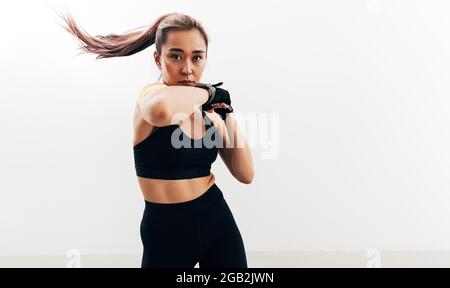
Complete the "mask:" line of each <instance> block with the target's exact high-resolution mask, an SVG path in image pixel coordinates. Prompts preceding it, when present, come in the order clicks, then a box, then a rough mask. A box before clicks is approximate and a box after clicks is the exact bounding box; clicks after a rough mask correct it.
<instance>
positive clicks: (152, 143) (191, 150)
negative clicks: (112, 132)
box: [133, 111, 219, 179]
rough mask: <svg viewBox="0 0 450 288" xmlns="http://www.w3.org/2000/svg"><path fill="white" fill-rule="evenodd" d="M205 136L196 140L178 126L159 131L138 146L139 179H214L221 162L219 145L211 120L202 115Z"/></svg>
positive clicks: (136, 159) (136, 166)
mask: <svg viewBox="0 0 450 288" xmlns="http://www.w3.org/2000/svg"><path fill="white" fill-rule="evenodd" d="M202 115H203V119H204V122H205V128H206V129H205V130H206V132H205V135H204V136H203V138H200V139H192V138H190V137H189V136H188V135H186V134H185V133H184V132H183V130H182V129H181V127H180V126H179V125H178V124H174V125H168V126H164V127H156V128H157V130H156V131H155V132H154V133H151V135H149V136H148V137H147V138H146V139H144V140H143V141H142V142H140V143H138V144H136V145H134V147H133V151H134V164H135V168H136V174H137V176H139V177H144V178H155V179H188V178H195V177H202V176H208V175H210V170H211V164H212V163H213V162H214V161H215V160H216V159H217V154H218V148H217V147H219V146H218V145H216V132H217V129H216V128H215V127H214V125H213V123H212V121H211V119H209V117H208V116H206V115H205V112H204V111H202Z"/></svg>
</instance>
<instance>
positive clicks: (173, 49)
mask: <svg viewBox="0 0 450 288" xmlns="http://www.w3.org/2000/svg"><path fill="white" fill-rule="evenodd" d="M169 51H172V52H182V53H184V50H183V49H181V48H170V49H169ZM192 52H193V53H206V52H205V51H203V50H194V51H192Z"/></svg>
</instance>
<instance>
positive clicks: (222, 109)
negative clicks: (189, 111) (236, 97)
mask: <svg viewBox="0 0 450 288" xmlns="http://www.w3.org/2000/svg"><path fill="white" fill-rule="evenodd" d="M233 110H234V109H233V107H231V105H228V104H226V103H214V104H211V108H210V109H209V110H208V111H214V112H216V113H217V114H219V115H220V118H222V120H224V121H225V119H226V117H227V113H232V112H233Z"/></svg>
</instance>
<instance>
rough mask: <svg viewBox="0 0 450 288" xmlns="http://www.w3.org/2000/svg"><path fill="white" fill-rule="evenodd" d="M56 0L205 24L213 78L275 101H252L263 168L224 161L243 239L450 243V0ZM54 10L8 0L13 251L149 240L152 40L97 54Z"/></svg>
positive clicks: (137, 20)
mask: <svg viewBox="0 0 450 288" xmlns="http://www.w3.org/2000/svg"><path fill="white" fill-rule="evenodd" d="M48 2H49V3H50V4H51V5H52V7H55V8H57V9H59V11H61V10H62V9H63V8H67V9H68V10H69V11H71V12H72V14H73V15H74V17H75V19H76V20H77V21H78V22H79V23H80V25H81V26H82V27H83V28H84V29H85V30H87V31H88V32H89V33H91V34H93V35H97V34H102V35H103V34H109V33H121V32H124V31H127V30H130V29H133V28H136V27H140V26H143V25H147V24H151V23H152V22H153V21H154V20H155V19H156V18H157V17H158V16H159V15H161V14H163V13H168V12H183V13H186V14H189V15H191V16H194V17H196V18H197V19H199V20H200V21H201V22H202V23H203V24H204V25H205V27H206V29H207V31H208V32H209V36H210V38H211V43H210V48H209V55H208V56H209V60H208V67H207V70H206V72H205V73H206V74H205V77H204V80H205V82H208V81H223V82H224V83H225V84H224V88H225V87H226V88H227V89H228V90H229V91H230V92H231V95H232V100H233V103H234V105H233V107H234V108H235V110H236V112H240V113H241V116H258V117H261V121H260V122H258V125H257V127H256V128H253V129H250V125H247V124H248V122H246V121H243V120H242V119H243V118H240V119H241V120H242V121H241V122H240V123H241V124H242V126H241V129H242V130H244V131H245V133H246V135H247V136H248V140H249V142H250V143H251V145H252V147H253V156H254V163H255V167H256V177H255V181H254V182H253V183H252V184H251V185H244V184H240V183H239V182H237V180H235V179H234V178H233V177H232V176H231V175H230V174H229V172H228V171H227V170H226V168H225V166H224V164H223V163H222V162H221V159H220V157H219V158H218V161H217V162H216V163H215V164H214V166H213V173H214V174H215V175H216V183H217V185H218V186H219V187H220V188H221V189H222V190H223V191H224V194H225V197H226V199H227V201H228V203H229V205H230V207H231V209H232V211H233V213H234V215H235V218H236V221H237V222H238V225H239V227H240V229H241V233H242V235H243V237H244V241H245V245H246V248H247V250H249V251H250V250H252V251H259V250H260V251H278V250H283V251H293V250H299V251H300V250H301V251H303V250H365V249H371V248H375V249H386V250H420V249H428V250H435V249H438V250H445V249H450V230H449V229H448V227H449V225H450V209H448V208H449V203H450V182H449V177H448V176H449V174H450V152H449V149H448V147H450V133H449V129H448V124H449V123H450V122H449V120H450V116H449V115H450V113H449V110H450V101H449V99H448V95H450V85H449V81H448V79H449V76H450V57H449V53H450V33H449V30H450V20H449V17H448V15H449V12H450V2H448V1H444V0H443V1H434V0H433V1H425V0H422V1H412V0H402V1H387V0H380V1H377V0H352V1H333V0H322V1H268V0H266V1H222V2H220V3H218V1H137V0H130V1H127V2H126V3H127V4H124V3H125V2H123V1H106V0H101V1H99V0H97V1H67V0H66V1H50V0H49V1H48ZM58 23H59V22H58V19H57V17H56V14H55V13H54V12H53V11H52V10H51V8H50V7H49V6H47V4H46V2H45V1H42V0H41V1H34V0H28V1H25V0H17V1H1V3H0V33H1V40H0V41H1V45H0V49H1V50H0V51H1V53H0V84H1V94H0V129H1V130H0V131H1V134H0V135H1V136H0V137H1V142H0V234H1V235H0V255H4V256H6V255H40V254H57V255H65V253H66V251H67V250H68V249H72V248H75V249H79V250H80V251H81V253H82V254H102V253H104V254H121V253H124V254H138V253H140V252H141V251H142V250H141V249H142V247H141V242H140V236H139V224H140V220H141V216H142V212H143V208H144V206H143V204H144V202H143V199H142V196H141V194H140V190H139V186H138V185H137V181H136V177H135V171H134V166H133V155H132V146H131V141H132V140H131V136H132V115H133V111H134V104H135V100H136V96H137V93H138V91H139V89H140V88H141V87H143V86H144V85H146V84H147V83H149V82H150V81H153V80H154V79H155V78H157V77H158V75H159V73H158V72H159V71H158V70H157V69H156V66H155V65H154V63H153V58H152V53H153V51H154V46H152V47H150V48H148V49H147V50H144V51H143V52H141V53H139V54H136V55H133V56H131V57H120V58H112V59H103V60H98V61H95V55H92V54H90V55H89V54H83V55H80V56H76V54H77V53H78V52H79V50H76V48H77V47H78V46H77V43H76V40H75V39H74V38H73V37H72V36H70V35H69V34H68V33H66V32H65V31H64V30H62V29H61V28H60V27H59V26H58ZM264 119H265V120H266V122H264V121H262V120H264ZM264 123H266V124H267V125H265V124H264ZM265 133H268V135H266V136H267V137H269V138H268V139H265V141H263V140H264V138H265ZM260 137H262V138H263V139H262V140H261V139H258V138H260ZM446 147H447V148H446Z"/></svg>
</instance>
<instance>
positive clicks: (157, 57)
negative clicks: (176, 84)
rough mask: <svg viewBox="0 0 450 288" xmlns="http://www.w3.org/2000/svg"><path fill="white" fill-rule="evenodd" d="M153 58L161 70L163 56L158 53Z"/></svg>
mask: <svg viewBox="0 0 450 288" xmlns="http://www.w3.org/2000/svg"><path fill="white" fill-rule="evenodd" d="M153 58H154V59H155V63H156V66H158V69H159V70H161V56H160V55H159V54H158V51H155V52H154V53H153Z"/></svg>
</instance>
